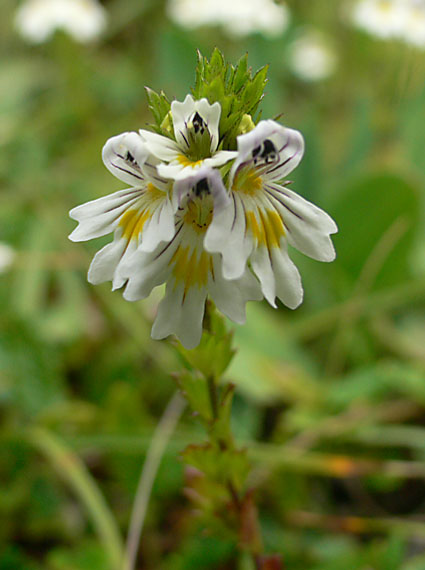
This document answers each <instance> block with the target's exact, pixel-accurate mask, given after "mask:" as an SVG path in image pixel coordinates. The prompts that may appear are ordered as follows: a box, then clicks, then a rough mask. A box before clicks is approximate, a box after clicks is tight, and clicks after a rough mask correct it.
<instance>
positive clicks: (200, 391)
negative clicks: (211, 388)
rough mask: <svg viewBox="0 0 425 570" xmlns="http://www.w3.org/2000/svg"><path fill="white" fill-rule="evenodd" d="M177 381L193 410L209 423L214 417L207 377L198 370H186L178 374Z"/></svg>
mask: <svg viewBox="0 0 425 570" xmlns="http://www.w3.org/2000/svg"><path fill="white" fill-rule="evenodd" d="M176 380H177V384H178V385H179V388H180V389H181V391H182V394H183V396H184V397H185V398H186V400H187V401H188V403H189V405H190V407H191V408H192V410H194V412H195V413H196V414H199V415H200V417H201V418H202V419H203V420H204V421H205V422H208V423H209V422H210V421H211V420H212V419H213V416H212V410H211V403H210V400H209V397H208V389H207V381H206V379H205V377H204V376H203V375H202V374H200V373H199V372H198V371H197V370H195V371H193V372H192V371H189V370H186V371H184V372H181V373H179V374H177V375H176Z"/></svg>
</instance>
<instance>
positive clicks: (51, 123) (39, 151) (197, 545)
mask: <svg viewBox="0 0 425 570" xmlns="http://www.w3.org/2000/svg"><path fill="white" fill-rule="evenodd" d="M288 4H289V5H290V8H291V12H292V19H291V25H290V27H289V29H288V30H287V31H286V32H285V33H284V34H282V35H281V36H280V37H277V38H275V39H267V38H265V37H263V36H260V35H252V36H249V37H245V38H239V39H237V38H230V37H228V36H225V35H224V34H223V33H222V32H221V31H220V30H219V29H216V28H203V29H198V30H193V31H187V30H182V29H179V28H178V27H176V26H174V25H173V24H172V23H171V22H170V21H169V20H168V19H167V18H166V15H165V2H163V1H162V0H161V1H158V0H156V1H153V0H107V1H106V0H105V2H104V5H105V7H106V8H107V10H108V11H109V13H110V18H109V22H110V23H109V28H108V30H107V33H106V34H105V36H104V37H103V38H102V39H100V40H99V41H97V42H95V43H93V44H90V45H84V44H78V43H75V42H74V41H73V40H72V39H71V38H70V37H68V36H66V35H65V34H63V33H57V34H56V35H55V37H54V38H53V39H52V40H51V41H49V42H47V43H45V44H41V45H39V46H30V45H28V44H26V43H25V42H24V40H23V39H22V38H20V37H19V36H18V34H17V33H16V32H15V30H14V28H13V14H14V11H15V9H16V6H17V3H16V2H15V1H14V0H2V8H1V21H0V46H1V47H0V49H1V56H2V57H1V64H0V185H1V194H0V241H2V242H6V243H8V244H9V245H12V246H13V247H14V248H15V249H16V251H17V256H16V259H15V262H14V264H13V266H12V268H11V269H10V270H8V271H6V272H5V273H4V274H2V275H0V299H1V302H2V318H1V321H0V446H1V452H0V480H1V482H2V486H1V488H0V570H23V569H25V570H41V569H43V570H86V569H87V570H89V569H90V570H91V569H96V570H97V569H99V570H107V569H108V558H107V554H106V552H105V547H104V546H105V545H104V544H103V543H102V542H101V541H99V539H98V536H99V533H98V532H97V531H96V528H95V526H93V523H92V519H91V518H90V517H89V516H88V515H87V511H86V506H85V504H84V500H82V499H81V497H79V496H78V494H76V493H75V489H74V488H73V487H72V484H70V482H69V479H67V477H69V476H71V478H72V473H71V474H70V473H68V472H67V469H66V465H62V466H61V465H59V466H58V465H55V464H54V462H52V461H49V455H48V453H47V452H46V447H45V445H48V444H46V442H45V441H44V440H43V439H42V436H41V435H40V434H46V433H48V434H53V435H54V436H55V437H56V438H57V440H58V441H59V442H60V444H61V445H62V446H63V448H64V449H65V450H68V451H71V452H74V453H76V454H78V456H79V457H80V458H81V459H82V460H83V461H84V464H85V466H86V467H87V469H88V472H90V473H91V474H92V476H93V478H94V480H95V482H96V483H97V485H98V486H99V488H100V490H101V491H102V493H103V494H104V496H105V498H106V500H107V503H108V504H109V505H110V508H111V511H112V513H113V516H114V518H115V519H116V521H117V524H118V526H119V529H120V531H121V533H122V535H123V536H124V534H125V532H126V529H127V525H128V519H129V513H130V508H131V504H132V501H133V497H134V493H135V488H136V484H137V479H138V476H139V470H140V466H141V463H142V461H143V458H144V456H145V453H146V450H147V448H148V446H149V442H150V437H151V435H152V432H153V429H154V428H155V425H156V423H157V421H158V419H159V417H160V416H161V413H162V411H163V409H164V408H165V406H166V404H167V402H168V400H169V398H170V397H171V395H172V393H173V392H174V390H175V385H174V384H173V381H172V380H171V379H170V372H171V371H173V370H178V369H179V368H181V366H182V365H181V362H179V360H178V358H177V356H176V354H175V352H174V351H173V349H172V347H171V346H170V345H169V344H167V343H165V342H155V341H152V340H151V339H150V325H151V321H152V318H153V315H154V311H155V306H156V303H157V302H158V299H159V297H160V295H154V296H153V297H154V298H152V299H150V300H147V301H144V302H140V303H136V304H131V303H127V302H125V301H124V300H123V299H122V297H121V294H120V292H114V293H112V292H111V291H110V286H109V285H108V284H106V285H102V286H97V287H93V286H91V285H89V284H88V283H87V282H86V272H87V268H88V265H89V263H90V259H91V257H92V255H93V254H94V253H95V251H97V250H98V249H100V247H101V245H103V244H104V243H107V241H108V240H107V239H99V240H96V241H95V242H90V243H87V244H74V243H71V242H69V241H68V239H67V235H68V234H69V233H70V232H71V231H72V229H73V228H74V226H75V222H73V221H71V220H70V219H69V218H68V211H69V210H70V209H71V208H72V207H74V206H75V205H77V204H80V203H82V202H85V201H87V200H91V199H94V198H97V197H99V196H102V195H105V194H108V193H111V192H113V191H115V190H119V189H121V188H122V187H123V185H122V183H121V182H120V181H118V180H116V179H114V177H113V176H112V175H111V174H110V173H109V172H108V171H107V170H106V168H105V167H104V166H103V164H102V161H101V158H100V153H101V148H102V146H103V144H104V142H105V141H106V140H107V139H108V138H109V137H111V136H113V135H115V134H119V133H121V132H123V131H127V130H137V129H138V128H144V127H145V126H146V124H147V123H148V122H151V118H150V117H149V115H148V106H147V101H146V97H145V92H144V86H150V87H151V88H153V89H155V90H157V91H160V90H161V89H163V90H164V91H165V92H166V93H167V94H168V96H169V98H170V99H172V98H174V97H176V98H179V99H181V98H183V97H184V96H185V95H186V93H188V91H189V87H190V86H191V85H193V82H194V68H195V65H196V49H200V50H201V51H202V52H203V53H204V54H205V55H209V54H210V53H211V50H212V49H213V47H214V46H218V47H219V48H220V49H221V50H222V51H223V52H224V54H225V55H226V57H227V58H228V59H229V60H230V61H234V62H235V61H236V60H237V59H239V57H240V56H241V55H243V54H244V53H245V52H248V54H249V61H250V64H251V65H252V66H253V68H254V69H257V68H259V67H262V66H263V65H264V64H270V70H269V82H268V84H267V87H266V97H265V99H264V102H263V117H264V118H269V117H275V116H277V115H280V114H281V113H283V118H282V121H283V122H284V123H285V124H286V125H288V126H290V127H293V128H297V129H299V130H301V131H302V132H303V134H304V136H305V139H306V154H305V158H304V160H303V161H302V163H301V165H300V166H299V167H298V168H297V170H296V171H295V172H294V173H291V179H292V180H293V181H294V182H293V185H292V186H291V187H292V188H293V189H294V190H296V191H297V192H299V193H300V194H302V195H303V196H305V197H306V198H308V199H310V200H312V201H313V202H315V203H316V204H317V205H319V206H320V207H322V208H324V209H326V210H327V211H329V212H330V213H331V214H332V215H333V217H334V218H335V220H336V222H337V223H338V225H339V228H340V232H339V234H338V235H337V236H336V237H335V245H336V248H337V251H338V257H337V259H336V261H335V262H334V263H332V264H331V265H327V264H321V263H319V262H316V261H313V260H311V259H308V258H305V257H304V256H302V255H301V254H299V253H298V252H295V251H294V252H291V255H292V256H293V259H294V260H295V261H296V263H297V265H298V266H299V268H300V270H301V273H302V277H303V283H304V289H305V300H304V304H303V305H302V307H301V308H300V309H298V310H297V311H295V312H292V311H290V310H288V309H286V308H284V307H280V308H279V310H277V311H274V310H273V309H271V308H270V307H268V306H267V305H265V304H264V305H262V304H257V305H252V306H250V307H249V311H248V321H247V324H246V325H245V326H244V327H237V330H236V333H235V343H236V346H238V353H237V355H236V357H235V358H234V360H233V362H232V365H231V368H230V370H229V372H228V374H227V376H228V378H229V379H230V380H232V381H234V382H235V384H236V397H235V402H234V409H233V427H234V432H235V435H236V438H237V440H238V442H239V443H240V444H241V445H242V444H245V445H246V447H247V450H248V455H249V456H250V458H251V460H252V463H253V472H252V476H251V479H252V481H251V483H252V485H253V486H254V487H257V492H256V498H257V502H258V506H259V510H260V518H261V524H262V528H263V535H264V541H265V544H266V548H267V550H268V551H270V552H279V553H281V554H282V556H283V559H284V560H285V564H286V568H288V570H357V569H358V570H423V569H424V568H425V524H424V523H423V520H424V514H425V513H424V499H425V443H424V442H425V428H424V427H423V426H424V423H425V349H424V346H425V305H424V301H425V247H424V237H425V218H424V198H425V166H424V164H425V162H424V149H425V128H424V125H425V83H424V72H425V51H420V50H417V49H413V48H408V47H406V46H405V45H403V44H401V43H397V42H383V41H379V40H377V39H374V38H372V37H369V36H366V35H364V34H363V33H362V32H360V31H356V30H354V29H352V28H350V27H349V25H347V23H344V20H343V19H342V17H341V4H342V3H340V2H339V1H336V0H331V1H329V2H324V1H323V0H302V1H301V0H297V1H295V0H294V1H292V2H288ZM304 27H315V28H318V29H320V30H321V31H322V32H323V33H324V34H326V35H327V36H328V37H329V41H330V42H331V44H332V45H333V46H334V48H335V50H336V53H337V56H338V67H337V71H336V73H335V74H334V75H332V76H331V77H330V78H328V79H326V80H324V81H322V82H318V83H307V82H302V81H301V80H299V79H297V78H296V77H295V76H294V75H293V74H292V73H291V71H290V68H289V65H288V61H289V53H290V44H291V41H292V40H293V39H294V38H295V37H296V36H297V34H298V32H299V30H300V29H301V28H304ZM39 430H41V431H39ZM201 437H202V436H201V435H200V429H199V426H198V425H197V424H196V421H194V419H193V418H191V417H185V418H184V419H183V420H182V422H181V424H180V426H179V428H178V429H177V431H176V433H175V434H174V436H173V439H172V442H171V444H170V445H169V447H168V449H167V452H166V455H165V458H164V461H163V464H162V466H161V468H160V471H159V474H158V477H157V480H156V482H155V485H154V489H153V495H152V499H151V502H150V505H149V511H148V518H147V521H146V527H145V531H144V534H143V537H142V544H141V555H140V561H139V565H138V568H139V569H144V570H145V569H146V570H151V569H161V570H190V569H198V568H211V569H227V568H229V569H233V568H238V567H239V568H241V569H243V568H245V567H246V568H248V567H249V566H247V565H246V563H245V561H244V560H237V556H236V553H235V549H234V545H233V542H232V541H231V540H229V537H226V536H223V535H222V534H221V533H220V528H219V525H218V524H217V525H216V526H217V529H215V532H213V533H212V534H211V535H210V534H208V533H205V532H203V531H204V527H205V524H204V523H205V521H199V520H198V519H197V517H196V514H194V513H193V508H192V505H191V503H190V501H189V500H188V499H186V498H185V496H184V494H183V487H184V486H185V484H189V483H188V482H187V480H186V483H185V479H184V473H183V467H182V462H181V461H180V460H179V458H178V452H179V451H180V450H182V449H183V448H184V446H185V445H186V444H187V443H188V442H192V441H199V440H200V439H201ZM43 446H44V447H43ZM43 449H44V453H43ZM64 453H65V452H64ZM65 455H66V453H65ZM210 525H211V527H214V523H213V522H212V521H210Z"/></svg>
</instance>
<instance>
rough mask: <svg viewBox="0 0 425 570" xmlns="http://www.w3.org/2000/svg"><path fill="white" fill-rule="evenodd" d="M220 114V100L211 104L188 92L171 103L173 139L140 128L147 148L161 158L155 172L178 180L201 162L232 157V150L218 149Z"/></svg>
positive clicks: (222, 161)
mask: <svg viewBox="0 0 425 570" xmlns="http://www.w3.org/2000/svg"><path fill="white" fill-rule="evenodd" d="M220 114H221V107H220V104H219V103H214V104H213V105H210V103H209V102H208V101H207V100H206V99H200V100H199V101H195V100H194V99H193V97H192V96H191V95H187V97H186V99H185V100H184V101H183V102H182V103H181V102H179V101H173V102H172V103H171V118H172V121H173V126H174V136H175V138H176V140H175V141H174V140H172V139H170V138H167V137H165V136H162V135H159V134H157V133H153V132H151V131H146V130H141V131H139V132H140V135H141V136H142V138H143V139H144V140H145V141H146V143H147V145H148V146H149V150H150V152H151V153H152V154H153V155H154V156H155V157H156V158H157V159H159V160H161V161H163V163H162V164H160V165H159V166H158V173H159V174H160V175H161V176H163V177H165V178H170V179H174V180H179V179H184V178H185V177H187V176H191V175H192V174H193V171H194V170H197V169H199V168H201V166H209V167H211V168H214V167H217V166H222V165H223V164H225V163H226V162H228V161H229V160H231V159H232V158H234V157H235V156H236V153H235V152H232V151H226V150H217V148H218V145H219V130H218V128H219V123H220Z"/></svg>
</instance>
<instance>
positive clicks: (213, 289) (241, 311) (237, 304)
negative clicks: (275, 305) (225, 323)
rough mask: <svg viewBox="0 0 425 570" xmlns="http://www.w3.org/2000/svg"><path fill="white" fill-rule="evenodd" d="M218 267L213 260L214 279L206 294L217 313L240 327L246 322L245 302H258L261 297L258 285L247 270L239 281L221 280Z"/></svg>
mask: <svg viewBox="0 0 425 570" xmlns="http://www.w3.org/2000/svg"><path fill="white" fill-rule="evenodd" d="M219 265H220V264H219V263H218V262H217V259H215V260H214V275H215V279H214V280H210V282H209V284H208V293H209V294H210V295H211V298H212V299H213V301H214V303H215V304H216V306H217V308H218V310H219V311H221V312H222V313H223V314H225V315H226V316H227V317H229V319H231V320H232V321H233V322H235V323H238V324H240V325H242V324H244V322H245V320H246V312H245V305H246V303H247V301H260V300H261V299H262V297H263V296H262V294H261V287H260V284H259V282H258V280H257V279H256V278H255V277H254V276H253V274H252V273H251V272H250V271H249V270H247V271H245V273H244V274H243V276H242V277H241V278H240V279H235V280H233V281H228V280H226V279H223V278H222V277H221V275H220V273H221V271H220V267H219Z"/></svg>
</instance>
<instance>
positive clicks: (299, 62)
mask: <svg viewBox="0 0 425 570" xmlns="http://www.w3.org/2000/svg"><path fill="white" fill-rule="evenodd" d="M336 63H337V58H336V54H335V52H334V51H333V50H332V49H331V47H330V45H329V44H328V43H327V41H326V39H325V37H324V36H322V35H321V34H320V33H318V32H315V31H309V32H305V33H304V34H303V35H301V36H300V37H299V38H297V39H296V40H295V41H294V42H293V44H292V45H291V50H290V54H289V65H290V67H291V70H292V72H293V73H294V74H295V75H297V76H298V77H299V78H300V79H303V80H304V81H320V80H323V79H326V78H328V77H329V76H330V75H332V73H333V72H334V71H335V68H336Z"/></svg>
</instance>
